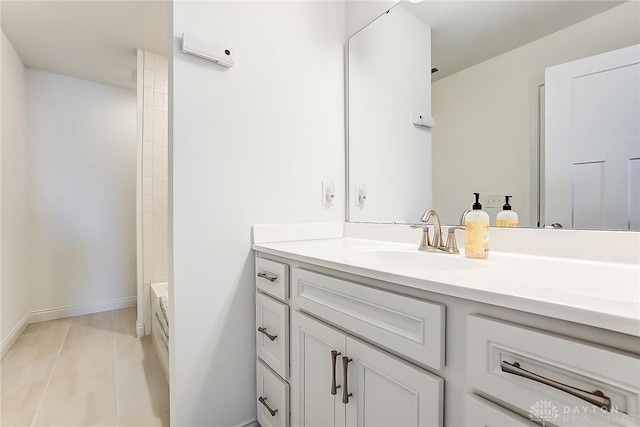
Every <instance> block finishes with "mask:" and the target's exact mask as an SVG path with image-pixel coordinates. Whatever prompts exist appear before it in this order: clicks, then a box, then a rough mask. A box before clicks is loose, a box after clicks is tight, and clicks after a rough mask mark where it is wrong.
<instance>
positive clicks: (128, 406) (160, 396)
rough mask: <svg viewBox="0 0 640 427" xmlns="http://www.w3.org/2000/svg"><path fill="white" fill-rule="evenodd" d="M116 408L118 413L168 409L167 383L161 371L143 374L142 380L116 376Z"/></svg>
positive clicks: (154, 411)
mask: <svg viewBox="0 0 640 427" xmlns="http://www.w3.org/2000/svg"><path fill="white" fill-rule="evenodd" d="M118 409H119V413H120V415H127V414H132V413H136V412H140V411H144V410H145V409H149V410H151V411H152V412H153V413H162V412H163V411H168V410H169V385H168V384H167V380H166V378H165V377H164V373H163V372H157V373H155V374H152V375H147V376H144V377H143V379H142V380H140V379H136V380H133V379H132V378H126V379H125V380H121V379H120V377H119V378H118Z"/></svg>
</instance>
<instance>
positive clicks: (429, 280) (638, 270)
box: [253, 238, 640, 337]
mask: <svg viewBox="0 0 640 427" xmlns="http://www.w3.org/2000/svg"><path fill="white" fill-rule="evenodd" d="M253 249H254V250H256V251H259V252H263V253H267V254H272V255H276V256H280V257H284V258H289V259H292V260H295V261H299V262H304V263H308V264H313V265H317V266H321V267H326V268H330V269H335V270H340V271H344V272H346V273H352V274H356V275H359V276H365V277H370V278H373V279H379V280H384V281H387V282H393V283H398V284H401V285H404V286H408V287H411V288H416V289H422V290H425V291H430V292H436V293H439V294H443V295H449V296H453V297H458V298H464V299H468V300H473V301H478V302H481V303H487V304H493V305H497V306H502V307H507V308H511V309H515V310H520V311H525V312H529V313H534V314H539V315H543V316H548V317H553V318H557V319H562V320H567V321H571V322H577V323H582V324H586V325H590V326H595V327H599V328H603V329H607V330H612V331H616V332H621V333H625V334H629V335H633V336H638V337H640V266H638V265H633V264H622V263H612V262H597V261H596V262H594V261H582V260H573V259H565V258H558V257H544V256H532V255H521V254H512V253H500V252H492V253H491V255H490V256H489V258H488V259H485V260H469V261H472V262H473V263H476V264H477V265H476V266H474V268H472V269H460V270H457V269H452V270H444V269H442V270H430V269H425V268H411V267H408V266H398V265H397V266H390V265H385V264H384V263H380V264H379V265H372V264H370V263H362V262H358V261H354V260H353V257H350V256H349V255H350V254H353V253H354V252H356V251H360V250H374V249H382V250H387V249H388V250H408V251H416V252H417V248H416V245H414V244H411V245H410V244H405V243H395V242H382V241H374V240H363V239H354V238H331V239H319V240H300V241H289V242H278V243H258V244H254V245H253ZM425 255H428V256H432V257H464V255H462V254H461V255H451V254H425ZM445 262H447V261H445Z"/></svg>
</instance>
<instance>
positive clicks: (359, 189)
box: [355, 184, 369, 208]
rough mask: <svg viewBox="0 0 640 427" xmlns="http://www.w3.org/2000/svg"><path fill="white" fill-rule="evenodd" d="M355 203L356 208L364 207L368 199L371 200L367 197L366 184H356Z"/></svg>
mask: <svg viewBox="0 0 640 427" xmlns="http://www.w3.org/2000/svg"><path fill="white" fill-rule="evenodd" d="M355 190H356V191H355V196H356V197H355V198H356V200H355V202H356V206H358V207H360V208H361V207H363V206H364V204H365V203H366V202H367V199H368V198H369V196H367V186H366V185H364V184H356V189H355Z"/></svg>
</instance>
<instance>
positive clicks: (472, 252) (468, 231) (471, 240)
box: [464, 193, 489, 258]
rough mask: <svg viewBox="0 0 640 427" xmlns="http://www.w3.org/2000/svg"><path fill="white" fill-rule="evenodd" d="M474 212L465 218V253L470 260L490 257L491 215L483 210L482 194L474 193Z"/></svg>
mask: <svg viewBox="0 0 640 427" xmlns="http://www.w3.org/2000/svg"><path fill="white" fill-rule="evenodd" d="M473 194H474V195H475V197H476V201H475V203H474V204H473V210H472V211H471V212H469V213H467V215H466V216H465V218H464V229H465V233H464V252H465V255H466V256H467V257H468V258H487V257H488V256H489V214H488V213H486V212H485V211H483V210H482V204H480V193H473Z"/></svg>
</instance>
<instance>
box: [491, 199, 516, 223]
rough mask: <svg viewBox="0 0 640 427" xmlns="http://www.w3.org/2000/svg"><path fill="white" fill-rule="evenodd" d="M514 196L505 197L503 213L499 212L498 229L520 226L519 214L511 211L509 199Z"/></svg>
mask: <svg viewBox="0 0 640 427" xmlns="http://www.w3.org/2000/svg"><path fill="white" fill-rule="evenodd" d="M511 197H512V196H504V201H505V203H504V205H503V206H502V211H501V212H498V215H497V216H496V225H497V226H498V227H517V226H518V214H517V213H516V212H514V211H512V210H511V205H510V204H509V199H510V198H511Z"/></svg>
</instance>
